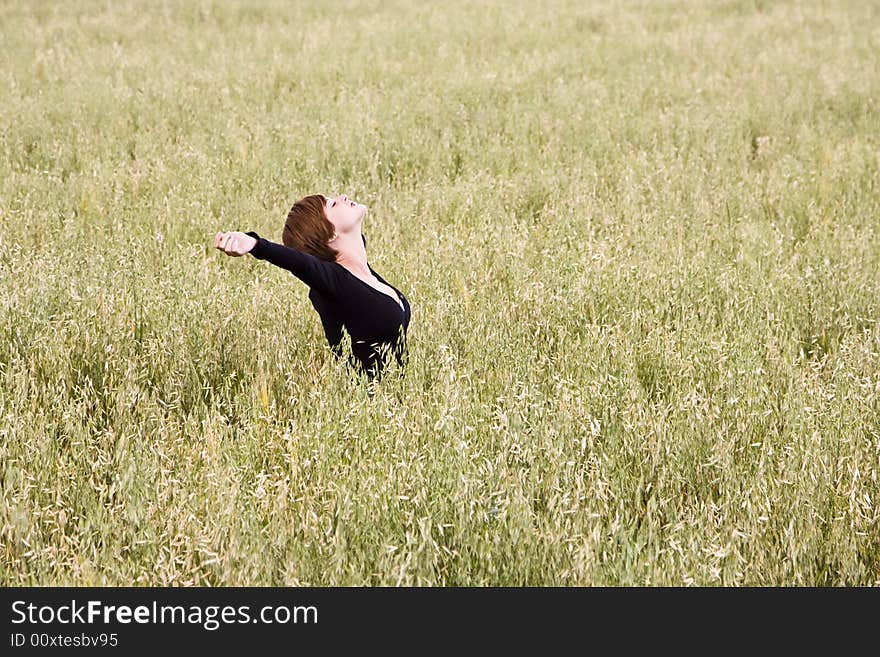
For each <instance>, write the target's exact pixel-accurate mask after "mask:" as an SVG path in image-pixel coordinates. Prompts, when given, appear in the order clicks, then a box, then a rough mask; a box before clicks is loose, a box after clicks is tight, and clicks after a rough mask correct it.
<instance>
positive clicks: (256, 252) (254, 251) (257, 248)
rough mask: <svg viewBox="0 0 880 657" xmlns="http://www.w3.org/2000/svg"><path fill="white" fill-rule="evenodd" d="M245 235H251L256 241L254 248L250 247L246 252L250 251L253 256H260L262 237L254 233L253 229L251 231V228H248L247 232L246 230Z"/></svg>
mask: <svg viewBox="0 0 880 657" xmlns="http://www.w3.org/2000/svg"><path fill="white" fill-rule="evenodd" d="M245 235H250V236H251V237H253V238H254V239H255V240H257V243H256V244H254V248H252V249H251V250H250V251H248V253H250V254H251V255H252V256H254V257H255V258H260V250H261V249H262V246H263V245H262V244H261V241H262V239H263V238H262V237H260V236H259V235H257V234H256V233H255V232H254V231H252V230H249V231H248V232H246V233H245Z"/></svg>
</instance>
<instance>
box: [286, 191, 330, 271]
mask: <svg viewBox="0 0 880 657" xmlns="http://www.w3.org/2000/svg"><path fill="white" fill-rule="evenodd" d="M326 202H327V199H325V198H324V196H323V195H322V194H312V195H311V196H305V197H303V198H301V199H300V200H298V201H297V202H296V203H294V204H293V207H292V208H290V212H288V213H287V220H286V221H285V222H284V230H283V231H282V233H281V241H282V242H283V243H284V246H289V247H291V248H294V249H296V250H297V251H303V252H304V253H308V254H311V255H313V256H315V257H317V258H320V259H321V260H327V261H328V262H336V254H337V251H336V249H334V248H332V247H331V246H330V245H329V244H327V242H328V241H329V240H330V239H331V238H332V237H333V234H334V233H335V232H336V230H335V229H334V228H333V224H331V223H330V220H329V219H327V216H326V215H325V214H324V204H325V203H326Z"/></svg>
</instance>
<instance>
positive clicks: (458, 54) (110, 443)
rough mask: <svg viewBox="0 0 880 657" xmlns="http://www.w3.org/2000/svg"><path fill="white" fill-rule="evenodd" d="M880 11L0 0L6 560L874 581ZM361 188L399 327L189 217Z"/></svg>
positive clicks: (280, 210) (177, 570) (361, 577)
mask: <svg viewBox="0 0 880 657" xmlns="http://www.w3.org/2000/svg"><path fill="white" fill-rule="evenodd" d="M878 30H880V8H878V6H877V5H876V4H875V3H870V2H862V1H859V0H851V1H847V0H838V1H836V2H819V1H818V0H816V1H812V0H808V1H803V2H801V1H798V2H795V1H788V2H786V1H782V0H780V1H778V2H769V1H761V0H740V1H732V0H730V1H723V2H722V1H712V2H710V1H706V2H685V1H674V0H664V1H660V2H636V1H631V0H630V1H626V2H612V1H610V0H602V1H599V2H591V3H583V2H579V1H574V0H570V1H567V0H553V1H551V0H545V1H542V2H535V1H532V0H530V1H529V2H473V1H470V0H469V1H466V2H465V1H458V0H452V1H451V2H446V3H441V4H437V3H421V2H415V1H409V0H398V1H396V2H386V1H382V2H380V1H378V0H373V1H367V0H364V1H355V0H349V1H345V2H341V1H340V2H330V3H288V2H209V1H203V2H162V3H137V2H125V1H121V2H98V1H92V0H76V1H75V2H66V3H54V2H42V1H38V2H33V3H15V2H6V3H3V4H2V6H0V39H2V46H3V47H2V48H0V88H2V89H3V92H2V94H3V102H2V103H0V304H2V310H0V486H2V492H3V496H2V504H0V583H3V584H6V585H20V584H41V585H49V584H52V585H61V584H77V585H79V584H110V585H123V584H131V583H134V584H144V585H146V584H156V585H160V584H173V585H190V584H201V585H204V584H208V585H239V584H260V585H330V584H336V585H338V584H342V585H352V584H353V585H360V584H367V585H374V584H383V585H385V584H387V585H410V584H430V585H484V584H509V585H525V584H528V585H548V584H561V585H575V584H576V585H582V584H586V585H591V584H615V585H617V584H620V585H630V584H648V585H685V584H700V585H703V584H724V585H762V584H766V585H782V584H808V585H853V584H863V585H864V584H868V585H876V584H878V583H880V506H878V504H880V499H878V498H880V491H878V484H880V473H878V468H880V359H878V352H880V328H878V325H877V320H878V299H880V282H878V275H877V273H878V265H880V236H878V217H880V190H878V181H880V175H878V169H880V162H878V153H880V130H878V128H880V122H878V118H877V117H878V113H877V109H878V108H877V104H878V98H880V70H878V59H877V57H876V53H877V48H878V45H880V31H878ZM313 192H322V193H329V192H344V193H346V194H348V195H349V196H351V197H353V198H355V199H356V200H358V201H360V202H363V203H366V204H367V205H368V206H369V207H370V211H369V214H368V216H367V221H366V223H365V226H364V231H365V234H366V235H367V243H368V247H369V249H368V253H369V258H370V263H371V265H372V266H373V267H374V268H375V269H376V270H377V271H379V272H380V273H381V274H382V275H383V276H384V277H385V278H387V279H388V280H389V281H391V282H393V283H394V284H395V285H396V286H397V287H399V288H400V289H401V290H403V292H404V293H405V294H406V295H407V297H408V298H409V299H410V301H411V303H412V306H413V318H412V323H411V325H410V335H409V338H410V340H409V342H410V356H411V357H410V365H409V368H408V370H407V372H406V374H405V376H404V377H403V378H402V379H399V380H398V379H395V378H389V379H387V380H385V381H383V382H382V384H381V385H380V386H379V387H378V388H377V389H376V390H375V391H374V394H373V395H370V391H369V390H368V389H367V388H366V387H365V386H363V385H361V384H358V383H356V382H354V381H352V380H350V379H349V378H347V376H346V372H345V370H344V369H342V368H341V367H340V366H339V365H337V364H336V363H335V362H334V360H333V358H332V354H330V352H329V350H328V348H327V347H326V343H325V341H324V338H323V335H322V333H321V330H320V324H319V322H318V319H317V316H316V314H315V313H314V311H313V310H312V308H311V306H310V305H309V302H308V299H307V289H306V288H305V286H304V285H302V284H301V283H299V282H298V281H297V280H296V279H294V278H293V277H292V276H290V275H289V274H287V273H286V272H284V271H282V270H279V269H276V268H273V267H271V266H270V265H267V264H266V263H263V262H259V261H257V260H255V259H253V258H249V257H245V258H227V257H225V256H223V255H222V254H221V253H220V252H219V251H217V250H215V249H213V248H212V244H213V241H212V240H213V235H214V234H215V233H216V232H217V231H221V230H257V231H259V232H260V234H261V235H264V236H266V237H269V238H270V239H275V240H276V241H280V230H281V226H282V223H283V217H284V214H285V212H286V210H287V208H288V207H289V205H290V204H291V203H292V202H293V201H295V200H296V199H297V198H299V197H300V196H302V195H305V194H307V193H313Z"/></svg>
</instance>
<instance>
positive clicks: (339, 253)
mask: <svg viewBox="0 0 880 657" xmlns="http://www.w3.org/2000/svg"><path fill="white" fill-rule="evenodd" d="M333 248H334V249H336V262H338V263H339V264H340V265H342V266H343V267H345V268H346V269H348V270H349V271H350V272H352V273H356V274H362V275H363V276H366V277H370V276H372V273H371V272H370V267H369V265H368V264H367V248H366V247H365V246H364V240H363V238H362V237H361V233H360V231H357V232H353V233H348V234H341V235H339V236H338V237H337V238H336V241H335V243H334V244H333Z"/></svg>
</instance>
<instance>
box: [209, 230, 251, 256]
mask: <svg viewBox="0 0 880 657" xmlns="http://www.w3.org/2000/svg"><path fill="white" fill-rule="evenodd" d="M256 245H257V240H255V239H254V238H253V237H251V236H250V235H246V234H245V233H241V232H238V231H232V232H229V233H217V235H215V236H214V246H215V247H216V248H218V249H220V250H221V251H223V253H225V254H226V255H230V256H243V255H244V254H245V253H250V251H251V249H253V248H254V247H255V246H256Z"/></svg>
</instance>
